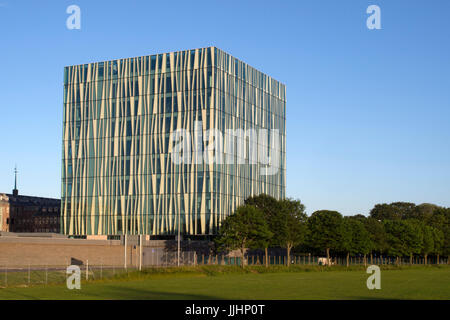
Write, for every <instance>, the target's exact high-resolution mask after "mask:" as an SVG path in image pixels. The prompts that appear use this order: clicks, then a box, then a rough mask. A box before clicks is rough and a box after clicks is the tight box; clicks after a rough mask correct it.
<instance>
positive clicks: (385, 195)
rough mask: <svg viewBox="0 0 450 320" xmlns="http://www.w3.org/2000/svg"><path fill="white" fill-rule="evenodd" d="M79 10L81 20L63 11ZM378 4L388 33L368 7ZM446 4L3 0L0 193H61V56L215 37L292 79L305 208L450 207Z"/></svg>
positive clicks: (298, 182)
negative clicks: (70, 22)
mask: <svg viewBox="0 0 450 320" xmlns="http://www.w3.org/2000/svg"><path fill="white" fill-rule="evenodd" d="M71 4H76V5H78V6H79V7H80V8H81V30H68V29H67V28H66V19H67V17H68V14H66V8H67V7H68V6H69V5H71ZM370 4H376V5H378V6H380V8H381V27H382V29H381V30H369V29H367V27H366V19H367V17H368V16H369V15H368V14H366V8H367V7H368V6H369V5H370ZM449 12H450V2H449V1H445V0H443V1H437V0H435V1H418V0H417V1H400V0H397V1H394V0H390V1H380V0H373V1H363V0H361V1H357V0H354V1H322V0H319V1H318V0H309V1H261V0H259V1H243V0H240V1H228V0H227V1H216V0H208V1H179V2H175V1H80V0H72V1H17V0H14V1H12V0H0V108H1V110H0V111H1V112H0V141H1V144H0V192H10V191H11V189H12V186H13V181H14V177H13V168H14V165H15V163H17V165H18V169H19V190H20V193H22V194H28V195H40V196H48V197H59V196H60V171H61V131H62V129H61V127H62V120H61V119H62V94H63V67H64V66H66V65H73V64H81V63H88V62H93V61H97V60H110V59H116V58H126V57H134V56H141V55H149V54H154V53H161V52H168V51H176V50H184V49H191V48H197V47H205V46H210V45H214V46H217V47H219V48H221V49H222V50H225V51H227V52H229V53H230V54H232V55H234V56H235V57H237V58H239V59H241V60H243V61H245V62H247V63H249V64H250V65H252V66H254V67H256V68H257V69H259V70H261V71H263V72H265V73H267V74H269V75H270V76H272V77H274V78H275V79H277V80H280V81H282V82H283V83H285V84H286V86H287V100H288V102H287V194H288V196H291V197H295V198H299V199H301V201H302V202H303V203H304V204H305V205H306V207H307V211H308V213H312V212H313V211H315V210H318V209H330V210H338V211H340V212H341V213H343V214H345V215H349V214H356V213H362V214H368V212H369V210H370V209H371V208H372V207H373V206H374V204H376V203H382V202H393V201H410V202H415V203H422V202H431V203H436V204H438V205H443V206H450V18H449Z"/></svg>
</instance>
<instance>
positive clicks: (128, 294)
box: [96, 286, 220, 300]
mask: <svg viewBox="0 0 450 320" xmlns="http://www.w3.org/2000/svg"><path fill="white" fill-rule="evenodd" d="M96 296H97V297H99V298H100V299H102V297H101V296H102V295H101V294H97V295H96ZM107 296H108V297H104V298H103V299H111V300H115V299H120V300H125V299H130V300H219V299H220V298H218V297H213V296H208V295H201V294H190V293H177V292H160V291H154V290H145V289H137V288H129V287H115V286H110V287H108V293H107Z"/></svg>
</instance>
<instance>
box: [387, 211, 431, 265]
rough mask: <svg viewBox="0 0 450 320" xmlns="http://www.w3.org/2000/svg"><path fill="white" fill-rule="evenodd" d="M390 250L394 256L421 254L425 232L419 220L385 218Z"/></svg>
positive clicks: (390, 253)
mask: <svg viewBox="0 0 450 320" xmlns="http://www.w3.org/2000/svg"><path fill="white" fill-rule="evenodd" d="M384 227H385V230H386V233H387V242H388V250H387V253H388V254H389V255H392V256H400V257H401V256H411V255H413V254H419V253H420V252H421V250H422V245H423V233H422V229H421V227H420V225H419V224H418V223H417V221H412V220H385V221H384Z"/></svg>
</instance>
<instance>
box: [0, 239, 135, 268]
mask: <svg viewBox="0 0 450 320" xmlns="http://www.w3.org/2000/svg"><path fill="white" fill-rule="evenodd" d="M20 240H21V241H17V239H16V241H12V239H10V241H5V240H4V239H0V269H1V268H2V267H4V266H7V267H10V268H11V267H23V266H28V265H31V266H50V267H51V266H67V265H70V264H83V265H85V264H86V261H87V260H89V265H100V264H102V265H104V266H105V265H111V266H112V265H114V266H120V267H121V266H123V265H124V246H121V245H118V244H103V243H99V244H92V243H73V244H71V243H64V242H61V241H55V240H52V239H49V240H50V241H37V242H34V241H23V240H22V239H20ZM27 240H28V239H27ZM30 240H35V239H30ZM52 241H53V242H59V243H51V242H52ZM81 241H82V240H81ZM98 242H101V241H98ZM138 249H139V248H138V247H136V249H134V248H133V246H127V264H128V266H130V267H131V266H137V265H138V263H139V256H138V254H139V251H138Z"/></svg>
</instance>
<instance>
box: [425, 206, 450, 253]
mask: <svg viewBox="0 0 450 320" xmlns="http://www.w3.org/2000/svg"><path fill="white" fill-rule="evenodd" d="M429 225H430V226H432V227H433V228H435V229H437V230H440V231H441V232H442V237H443V239H442V245H441V246H440V252H441V253H440V254H442V255H444V256H447V257H448V258H450V208H442V207H440V208H438V209H436V210H435V211H434V212H433V215H432V217H431V219H430V221H429Z"/></svg>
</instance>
